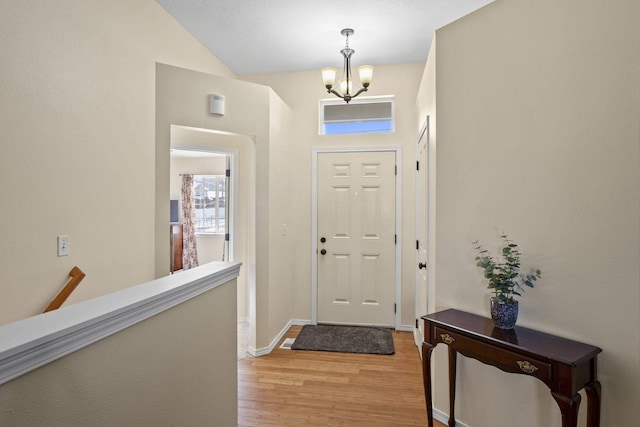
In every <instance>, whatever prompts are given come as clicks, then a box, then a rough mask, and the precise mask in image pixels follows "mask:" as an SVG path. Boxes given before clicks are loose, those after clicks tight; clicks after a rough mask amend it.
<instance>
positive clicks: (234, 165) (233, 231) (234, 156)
mask: <svg viewBox="0 0 640 427" xmlns="http://www.w3.org/2000/svg"><path fill="white" fill-rule="evenodd" d="M171 148H173V149H176V150H185V151H201V152H204V153H220V154H225V155H227V156H229V157H230V158H231V162H230V163H231V176H230V177H229V180H230V181H231V183H230V184H231V185H230V187H231V188H230V189H229V191H230V193H229V196H228V197H231V204H230V205H229V207H228V208H229V218H228V219H227V218H225V221H226V222H227V223H228V226H227V227H228V230H229V234H230V238H229V249H228V250H229V259H228V260H227V261H235V260H236V259H237V254H236V252H235V245H234V241H235V239H236V238H237V235H238V226H237V222H238V221H237V218H236V212H238V175H239V173H240V170H239V167H238V157H239V155H238V149H237V148H229V147H216V146H206V147H203V146H198V145H191V144H183V143H180V142H175V143H174V142H172V143H171Z"/></svg>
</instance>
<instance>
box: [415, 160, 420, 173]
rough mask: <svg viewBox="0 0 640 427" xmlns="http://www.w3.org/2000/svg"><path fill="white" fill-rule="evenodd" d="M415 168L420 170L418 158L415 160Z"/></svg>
mask: <svg viewBox="0 0 640 427" xmlns="http://www.w3.org/2000/svg"><path fill="white" fill-rule="evenodd" d="M416 170H417V171H419V170H420V161H419V160H418V161H417V162H416Z"/></svg>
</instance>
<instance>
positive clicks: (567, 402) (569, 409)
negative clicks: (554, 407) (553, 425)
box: [551, 391, 582, 427]
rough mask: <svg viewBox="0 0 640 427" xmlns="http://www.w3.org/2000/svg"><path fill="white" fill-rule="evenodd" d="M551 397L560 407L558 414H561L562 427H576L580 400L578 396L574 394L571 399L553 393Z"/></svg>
mask: <svg viewBox="0 0 640 427" xmlns="http://www.w3.org/2000/svg"><path fill="white" fill-rule="evenodd" d="M551 395H552V396H553V398H554V399H555V400H556V402H557V403H558V406H559V407H560V413H561V414H562V427H577V426H578V408H579V407H580V400H582V398H581V397H580V395H579V394H577V393H576V394H574V395H573V396H571V397H567V396H563V395H561V394H560V393H556V392H554V391H552V392H551Z"/></svg>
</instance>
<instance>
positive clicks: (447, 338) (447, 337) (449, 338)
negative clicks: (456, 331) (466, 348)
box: [440, 334, 456, 344]
mask: <svg viewBox="0 0 640 427" xmlns="http://www.w3.org/2000/svg"><path fill="white" fill-rule="evenodd" d="M440 337H441V338H442V341H443V342H444V343H445V344H451V343H452V342H454V341H455V340H456V339H455V338H454V337H452V336H451V335H449V334H442V335H440Z"/></svg>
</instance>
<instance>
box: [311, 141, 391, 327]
mask: <svg viewBox="0 0 640 427" xmlns="http://www.w3.org/2000/svg"><path fill="white" fill-rule="evenodd" d="M379 151H391V152H394V153H395V154H396V167H397V173H396V223H395V228H396V231H395V234H396V236H397V241H396V259H395V263H396V277H395V281H396V283H395V286H396V290H395V306H396V313H395V317H394V327H395V329H396V330H397V329H399V328H400V322H401V319H402V313H401V311H402V304H401V300H402V292H401V291H402V288H401V283H402V250H401V249H402V147H341V148H313V149H312V150H311V157H312V159H311V322H312V323H313V324H314V325H315V324H317V323H318V154H320V153H358V152H379Z"/></svg>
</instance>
